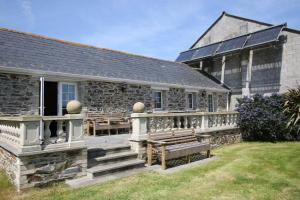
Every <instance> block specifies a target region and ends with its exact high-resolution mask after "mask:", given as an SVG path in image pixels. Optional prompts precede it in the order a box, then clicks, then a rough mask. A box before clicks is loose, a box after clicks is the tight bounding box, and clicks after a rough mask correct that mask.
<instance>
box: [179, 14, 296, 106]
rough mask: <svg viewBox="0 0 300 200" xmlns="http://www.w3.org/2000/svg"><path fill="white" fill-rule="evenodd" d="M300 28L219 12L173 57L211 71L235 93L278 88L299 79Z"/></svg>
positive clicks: (233, 98) (233, 97) (278, 90)
mask: <svg viewBox="0 0 300 200" xmlns="http://www.w3.org/2000/svg"><path fill="white" fill-rule="evenodd" d="M299 55H300V31H298V30H295V29H291V28H288V27H287V24H280V25H273V24H268V23H265V22H260V21H256V20H252V19H247V18H243V17H239V16H234V15H231V14H228V13H226V12H223V13H222V15H221V16H220V17H219V18H218V19H217V20H216V21H215V22H214V23H213V24H212V25H211V26H210V27H209V28H208V29H207V30H206V31H205V32H204V33H203V34H202V35H201V36H200V37H199V39H198V40H197V41H196V42H195V43H194V44H193V45H192V46H191V47H190V49H188V50H187V51H184V52H181V53H180V55H179V56H178V58H177V59H176V61H178V62H182V63H186V64H188V65H189V66H191V67H192V68H194V69H197V70H199V71H201V72H202V73H204V74H207V75H209V76H211V77H212V78H213V79H216V80H217V81H219V83H222V84H224V85H226V86H228V87H229V88H230V89H231V101H230V107H231V108H232V109H233V108H234V106H235V104H236V98H238V97H241V96H250V95H253V94H256V93H259V94H266V95H268V94H271V93H282V92H285V91H287V89H289V88H293V87H296V86H297V85H299V83H300V70H299V69H298V65H299V63H300V57H299Z"/></svg>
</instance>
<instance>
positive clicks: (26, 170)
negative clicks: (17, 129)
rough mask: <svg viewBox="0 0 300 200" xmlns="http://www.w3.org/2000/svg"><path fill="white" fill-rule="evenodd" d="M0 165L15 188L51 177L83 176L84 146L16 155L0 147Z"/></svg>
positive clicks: (36, 184)
mask: <svg viewBox="0 0 300 200" xmlns="http://www.w3.org/2000/svg"><path fill="white" fill-rule="evenodd" d="M0 169H3V170H4V171H5V172H6V174H7V175H8V177H9V179H10V180H11V181H12V182H13V183H14V185H15V186H16V187H17V189H18V190H22V189H25V188H29V187H34V186H41V185H44V184H46V183H49V182H52V181H59V180H64V179H71V178H77V177H81V176H85V175H86V169H87V150H86V148H83V149H73V150H64V151H57V152H53V153H42V152H41V153H39V154H34V155H27V156H17V155H14V154H13V153H11V152H9V151H8V150H6V149H4V148H2V147H0Z"/></svg>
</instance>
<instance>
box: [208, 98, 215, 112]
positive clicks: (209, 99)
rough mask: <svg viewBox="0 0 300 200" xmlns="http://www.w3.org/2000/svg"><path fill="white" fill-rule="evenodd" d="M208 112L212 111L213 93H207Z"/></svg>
mask: <svg viewBox="0 0 300 200" xmlns="http://www.w3.org/2000/svg"><path fill="white" fill-rule="evenodd" d="M208 112H214V102H213V95H212V94H209V95H208Z"/></svg>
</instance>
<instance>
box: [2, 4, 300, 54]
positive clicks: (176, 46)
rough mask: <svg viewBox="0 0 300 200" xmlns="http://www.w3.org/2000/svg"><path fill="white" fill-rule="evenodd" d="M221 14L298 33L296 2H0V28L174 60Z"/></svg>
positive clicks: (299, 13) (298, 14) (299, 21)
mask: <svg viewBox="0 0 300 200" xmlns="http://www.w3.org/2000/svg"><path fill="white" fill-rule="evenodd" d="M222 11H226V12H228V13H230V14H234V15H239V16H243V17H247V18H252V19H256V20H260V21H265V22H268V23H273V24H280V23H283V22H287V23H288V26H289V27H290V28H295V29H299V30H300V20H299V19H300V1H299V0H264V1H262V0H257V1H255V0H251V1H250V0H247V1H244V0H240V1H237V0H226V1H225V0H223V1H221V0H206V1H204V0H203V1H202V0H86V1H84V0H81V1H80V0H51V1H44V0H0V26H1V27H5V28H10V29H16V30H19V31H25V32H32V33H36V34H41V35H46V36H48V37H53V38H58V39H63V40H68V41H75V42H80V43H85V44H91V45H95V46H99V47H105V48H111V49H117V50H121V51H127V52H130V53H135V54H141V55H146V56H152V57H157V58H163V59H169V60H174V59H175V58H176V56H177V55H178V53H179V52H180V51H183V50H185V49H187V48H188V47H190V46H191V45H192V44H193V42H194V41H195V40H196V39H197V38H198V37H199V36H200V35H201V34H202V33H203V32H204V31H205V30H206V29H207V28H208V27H209V26H210V25H211V23H213V22H214V20H216V19H217V18H218V17H219V16H220V14H221V13H222Z"/></svg>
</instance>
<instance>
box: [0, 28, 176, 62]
mask: <svg viewBox="0 0 300 200" xmlns="http://www.w3.org/2000/svg"><path fill="white" fill-rule="evenodd" d="M0 31H7V32H13V33H18V34H23V35H28V36H32V37H35V38H40V39H44V40H52V41H55V42H59V43H64V44H67V45H73V46H81V47H87V48H92V49H97V50H104V51H112V52H115V53H120V54H125V55H130V56H137V57H141V58H146V59H153V60H158V61H164V62H170V63H173V64H182V63H180V62H175V61H171V60H165V59H161V58H154V57H151V56H144V55H138V54H134V53H129V52H125V51H120V50H114V49H110V48H103V47H97V46H94V45H89V44H83V43H79V42H72V41H67V40H62V39H57V38H51V37H48V36H44V35H40V34H35V33H29V32H23V31H17V30H13V29H8V28H4V27H0Z"/></svg>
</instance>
